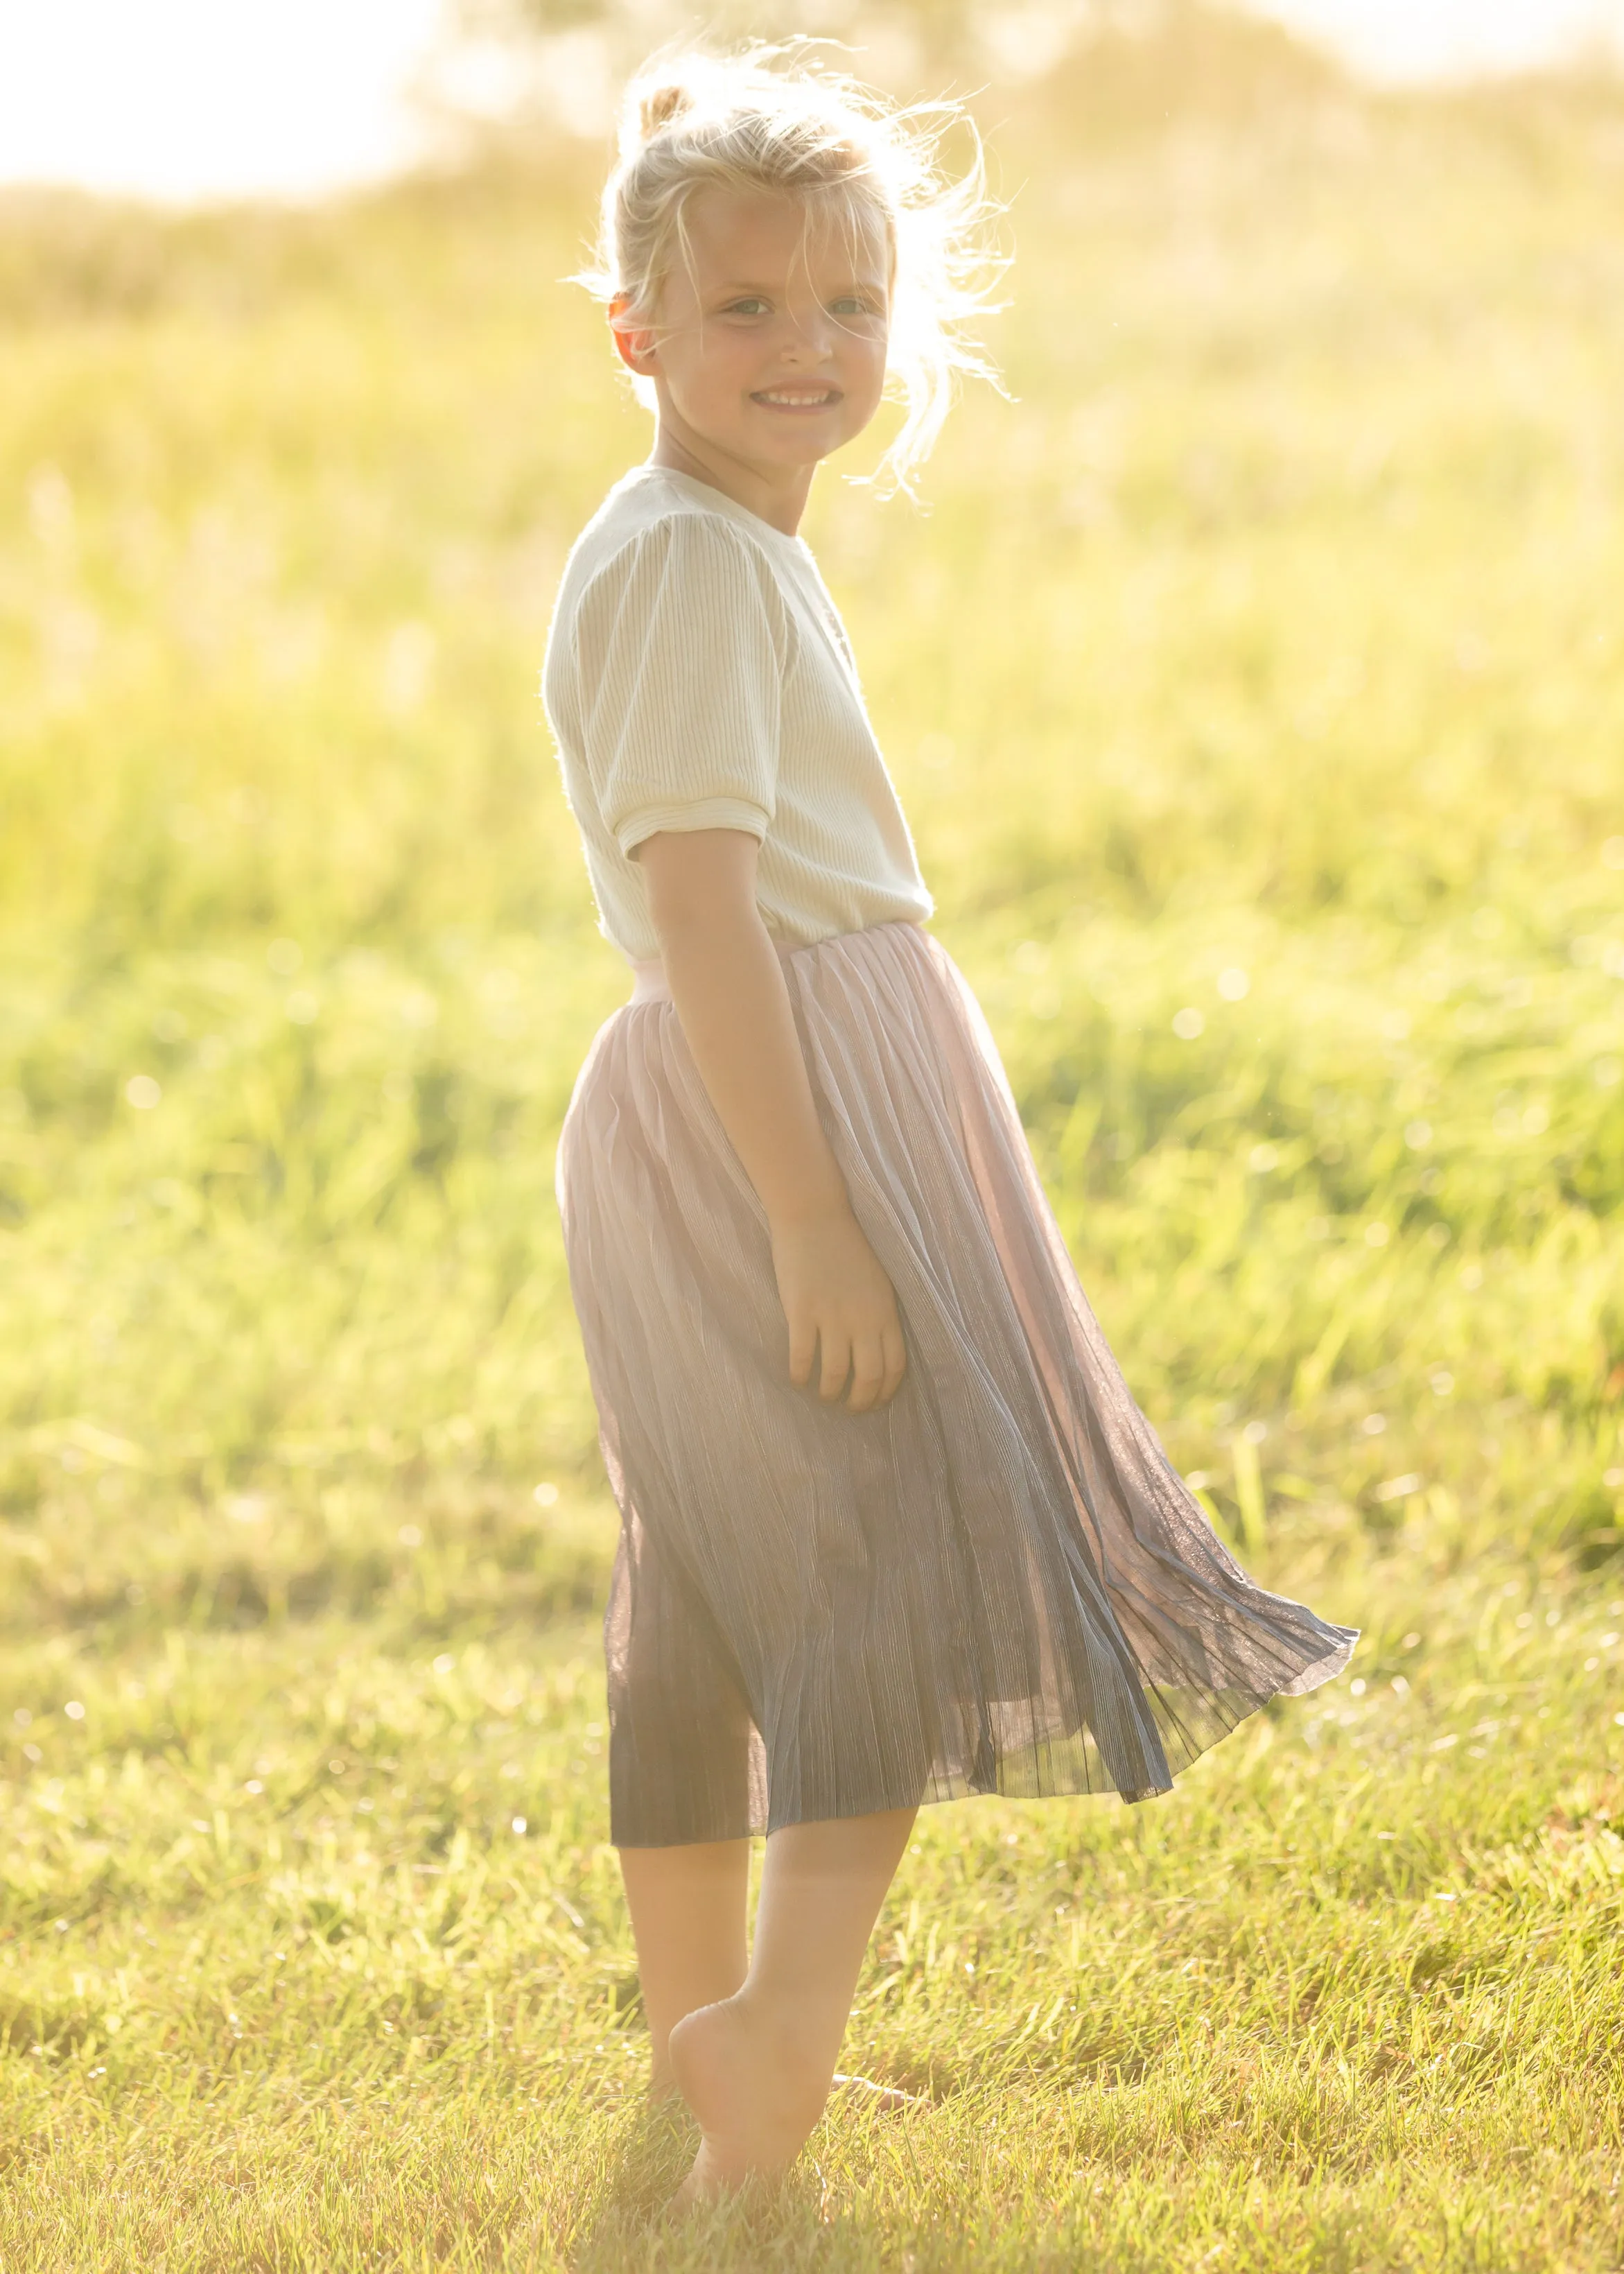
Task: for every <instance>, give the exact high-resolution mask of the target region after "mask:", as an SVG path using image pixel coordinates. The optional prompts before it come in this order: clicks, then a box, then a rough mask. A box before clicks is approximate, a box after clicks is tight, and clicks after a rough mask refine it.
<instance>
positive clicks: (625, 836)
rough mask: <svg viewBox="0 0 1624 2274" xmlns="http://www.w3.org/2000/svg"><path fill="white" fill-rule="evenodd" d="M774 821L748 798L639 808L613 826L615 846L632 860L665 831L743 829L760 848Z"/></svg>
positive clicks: (690, 799)
mask: <svg viewBox="0 0 1624 2274" xmlns="http://www.w3.org/2000/svg"><path fill="white" fill-rule="evenodd" d="M771 818H772V817H771V814H770V813H768V812H767V810H766V809H765V808H764V807H763V806H759V805H757V804H756V803H755V802H754V801H753V800H752V799H750V798H748V797H687V798H679V799H675V800H673V801H672V802H670V803H668V804H663V805H640V806H638V807H636V808H635V810H634V811H632V812H630V813H626V814H622V815H621V816H620V819H619V820H618V821H617V822H616V823H615V825H614V834H615V842H616V843H617V844H618V845H619V846H620V850H621V852H622V853H624V854H625V855H627V857H628V859H629V858H630V856H631V855H632V854H633V853H635V851H636V849H637V847H638V846H640V845H641V844H642V843H643V841H644V840H645V839H646V838H650V837H655V836H658V833H659V832H660V831H661V830H662V829H669V830H672V831H673V832H688V831H692V830H695V829H741V830H743V831H744V832H745V834H746V835H747V836H749V837H754V838H755V839H756V842H757V843H758V844H759V843H760V842H761V840H763V838H764V837H765V836H766V834H767V825H768V823H769V822H770V821H771Z"/></svg>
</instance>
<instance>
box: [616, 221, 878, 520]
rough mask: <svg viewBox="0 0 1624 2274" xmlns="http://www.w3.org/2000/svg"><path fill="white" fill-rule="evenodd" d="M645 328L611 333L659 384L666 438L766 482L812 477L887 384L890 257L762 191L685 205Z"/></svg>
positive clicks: (859, 236) (861, 224)
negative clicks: (683, 225) (677, 242)
mask: <svg viewBox="0 0 1624 2274" xmlns="http://www.w3.org/2000/svg"><path fill="white" fill-rule="evenodd" d="M685 219H686V222H687V234H688V259H687V260H683V258H682V257H681V252H680V248H679V251H678V256H677V258H676V259H675V260H674V261H673V266H672V270H671V273H670V275H668V276H667V277H666V278H665V282H664V283H663V284H662V286H661V288H660V295H659V301H658V306H657V308H656V312H655V322H654V325H653V327H652V328H650V329H630V328H627V325H626V322H625V319H624V318H623V317H622V318H620V319H619V320H617V323H616V340H617V343H618V344H619V346H620V353H621V355H622V356H623V357H624V358H625V359H626V361H627V362H628V364H629V365H630V366H631V368H632V369H633V370H634V371H636V372H640V373H643V375H644V376H645V377H647V378H650V379H651V380H653V381H654V384H655V388H656V390H657V392H658V397H659V408H660V423H661V427H662V430H663V431H664V432H665V433H669V434H671V435H672V436H673V438H674V439H676V440H679V441H685V442H687V443H688V445H689V446H690V447H693V446H694V445H695V444H696V445H698V446H700V448H702V449H703V451H704V452H705V454H706V455H707V456H708V455H709V454H710V453H713V452H720V453H722V454H724V455H725V456H726V457H727V458H728V459H730V460H733V461H734V462H735V463H739V464H741V466H743V467H745V468H748V469H749V470H750V471H752V472H754V473H756V474H757V475H758V476H760V477H761V478H763V479H764V480H765V481H766V482H767V483H769V484H771V483H772V482H773V481H774V478H775V477H776V478H777V479H778V481H779V482H782V481H783V480H784V479H785V478H786V477H793V475H794V474H795V473H797V472H804V474H805V475H806V476H807V477H808V478H809V476H810V471H811V469H812V467H813V466H814V465H816V463H817V461H818V460H819V459H820V458H826V457H827V456H829V454H830V452H831V450H838V448H839V447H840V445H841V444H842V443H843V442H849V441H850V440H851V439H852V437H853V435H854V434H858V433H861V431H862V429H863V428H864V427H865V426H866V425H868V421H869V420H870V419H871V418H873V416H874V414H875V411H876V409H877V408H878V406H879V401H880V391H881V388H883V385H884V380H885V347H886V330H887V316H888V309H889V302H890V297H891V296H890V280H889V276H888V274H887V271H888V267H889V260H888V255H887V250H886V245H885V242H884V238H883V233H882V231H881V230H880V228H879V226H878V224H877V223H876V222H874V221H872V220H869V219H868V218H867V217H865V216H862V215H861V209H858V210H857V211H855V212H852V213H848V212H847V211H844V210H842V209H840V208H838V207H835V208H834V209H832V210H831V208H830V207H827V206H824V205H823V204H822V203H818V204H803V203H802V202H801V201H800V200H796V199H793V198H789V197H775V196H772V195H771V194H770V193H768V192H759V191H758V192H741V191H729V190H718V189H706V190H701V191H699V192H696V193H695V195H694V196H693V197H691V198H690V199H689V200H688V207H687V211H686V215H685Z"/></svg>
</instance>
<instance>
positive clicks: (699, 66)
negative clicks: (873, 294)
mask: <svg viewBox="0 0 1624 2274" xmlns="http://www.w3.org/2000/svg"><path fill="white" fill-rule="evenodd" d="M953 127H962V128H963V129H964V130H966V132H967V133H968V135H969V138H970V147H971V157H970V163H969V165H968V167H967V168H966V170H965V171H964V172H963V173H962V174H961V175H960V176H959V177H958V178H957V179H953V178H951V177H949V176H948V174H947V173H946V172H945V171H944V169H943V167H942V164H941V161H940V148H941V143H942V139H943V137H944V134H945V133H946V132H948V131H949V130H950V129H951V128H953ZM712 187H714V188H720V189H728V190H735V191H737V190H745V191H748V190H766V191H770V192H777V193H778V194H780V195H788V196H793V197H800V198H804V199H805V200H808V202H811V203H838V204H840V205H843V206H844V207H846V211H847V212H848V213H850V214H853V215H855V216H857V217H859V218H867V219H868V220H871V221H875V222H878V223H879V225H880V228H881V230H882V231H883V237H884V241H885V245H886V248H887V252H888V253H889V256H890V262H891V308H890V326H889V335H888V348H887V364H888V372H889V377H890V380H891V382H892V383H893V386H894V391H895V393H896V394H897V395H898V396H899V397H900V399H901V400H902V402H903V403H905V404H906V418H905V419H904V421H903V425H902V431H901V433H899V434H898V437H897V439H896V440H895V441H894V442H893V443H892V445H891V448H890V449H889V450H888V451H887V453H886V455H885V461H884V464H883V470H882V471H883V476H885V477H888V478H889V484H890V486H893V487H895V486H900V487H902V488H905V489H906V488H907V487H908V486H909V478H910V476H911V475H912V473H913V471H914V468H915V467H916V466H917V465H918V464H919V463H921V460H922V459H923V458H924V457H925V456H927V454H928V453H929V449H930V447H931V445H932V443H933V442H934V441H935V440H936V435H937V433H939V431H940V429H941V425H942V422H943V420H944V418H945V417H946V415H947V410H948V406H949V404H950V403H951V400H952V395H953V389H954V386H955V383H956V381H957V380H958V378H959V375H960V374H961V373H966V372H967V373H972V374H974V375H976V376H978V377H981V378H985V379H994V380H995V383H996V375H995V373H994V372H993V368H992V365H990V363H989V361H988V359H987V358H986V356H985V354H984V352H983V351H982V350H981V347H980V346H979V345H978V344H977V343H976V342H975V341H974V339H973V338H972V337H970V336H969V335H968V331H967V327H968V325H969V323H970V320H972V319H973V318H974V317H976V316H978V315H980V314H981V313H982V312H985V310H986V308H987V306H988V305H989V304H988V290H989V282H990V280H991V278H992V277H993V276H994V275H996V273H997V272H998V271H999V269H1000V268H1001V267H1002V263H1001V261H1000V260H998V259H997V258H996V255H995V254H993V253H992V252H991V251H990V249H989V245H988V241H987V240H988V224H989V221H990V219H991V217H992V215H993V214H994V213H995V211H996V208H995V207H994V206H993V203H992V201H991V200H990V199H989V197H988V194H987V188H986V175H985V169H984V166H983V162H982V157H981V143H980V140H979V139H978V138H977V136H976V134H975V130H974V126H973V125H971V124H970V122H969V120H968V118H967V117H966V115H965V113H964V111H963V110H962V109H960V107H959V106H958V105H957V104H953V103H946V102H941V103H921V104H916V105H914V106H911V107H910V108H908V109H898V108H897V107H896V106H894V105H892V104H891V103H888V102H886V101H885V100H884V98H883V96H881V95H879V94H876V93H875V92H874V91H873V90H872V89H871V88H868V87H860V86H859V85H858V84H857V83H856V82H855V81H854V80H852V79H844V78H840V77H838V76H836V75H835V74H834V73H832V72H824V71H822V70H820V69H818V68H817V67H816V66H815V65H814V64H811V63H810V62H808V60H807V59H806V49H805V46H804V43H802V44H801V45H798V46H795V47H792V48H776V49H775V48H768V47H763V46H760V45H756V46H752V47H749V48H747V49H743V50H742V51H741V52H739V53H737V54H734V55H728V56H713V55H707V54H704V53H702V52H697V51H693V52H687V53H682V54H679V55H674V56H673V55H665V56H658V57H657V58H656V59H655V60H654V62H653V63H652V64H650V65H649V66H648V67H647V68H645V70H644V71H643V72H640V73H639V75H638V76H637V77H636V78H635V79H634V80H633V81H632V83H631V85H630V86H629V87H628V89H627V91H626V99H625V105H624V109H623V110H622V113H621V124H620V148H619V154H618V156H617V158H616V161H615V164H614V167H613V170H612V172H611V174H610V177H609V180H608V182H607V184H605V190H604V198H603V213H602V227H601V231H600V236H599V245H598V266H597V267H596V268H595V269H594V270H592V271H591V272H590V274H588V275H584V276H583V277H582V278H580V279H579V281H580V282H582V283H583V284H585V285H587V286H588V287H589V289H590V290H592V291H594V292H595V293H597V294H598V297H600V298H601V299H604V300H606V301H608V300H613V301H618V302H619V303H620V304H621V305H623V306H624V308H625V309H626V311H627V312H628V314H629V315H631V316H633V317H634V318H640V319H643V320H646V321H649V322H650V323H651V322H652V321H653V320H654V317H655V313H656V308H657V305H658V298H659V292H660V287H661V285H662V284H663V282H665V278H666V276H667V275H669V274H670V272H671V268H672V265H673V260H675V259H677V258H679V257H681V256H683V255H684V254H685V249H686V237H685V234H684V230H683V222H682V216H683V210H684V208H685V207H686V206H687V203H688V200H689V198H691V197H692V196H693V195H694V193H695V191H696V190H701V189H704V188H712ZM634 384H635V386H636V387H637V388H638V391H639V393H640V395H642V396H643V399H644V400H645V401H650V402H651V400H652V391H651V389H650V385H649V382H648V381H647V380H636V381H635V382H634Z"/></svg>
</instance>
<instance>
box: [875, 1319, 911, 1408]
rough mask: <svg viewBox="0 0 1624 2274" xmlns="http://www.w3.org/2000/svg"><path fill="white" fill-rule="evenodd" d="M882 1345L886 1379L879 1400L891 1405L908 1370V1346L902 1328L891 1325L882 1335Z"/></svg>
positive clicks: (882, 1384)
mask: <svg viewBox="0 0 1624 2274" xmlns="http://www.w3.org/2000/svg"><path fill="white" fill-rule="evenodd" d="M880 1347H881V1349H882V1350H883V1352H884V1354H885V1379H884V1381H883V1382H882V1383H881V1384H880V1398H879V1402H880V1404H882V1405H889V1404H890V1403H891V1399H892V1398H893V1397H895V1396H896V1395H897V1392H898V1390H899V1389H901V1387H902V1377H903V1375H904V1374H906V1372H907V1370H908V1346H907V1344H906V1343H905V1342H904V1341H903V1339H902V1329H901V1328H900V1327H898V1326H889V1327H887V1328H886V1329H885V1330H884V1332H883V1334H882V1335H881V1337H880Z"/></svg>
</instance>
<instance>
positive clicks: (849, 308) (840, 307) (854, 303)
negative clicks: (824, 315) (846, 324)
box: [829, 292, 879, 316]
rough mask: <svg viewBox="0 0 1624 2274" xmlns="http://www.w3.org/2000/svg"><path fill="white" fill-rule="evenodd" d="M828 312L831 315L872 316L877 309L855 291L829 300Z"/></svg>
mask: <svg viewBox="0 0 1624 2274" xmlns="http://www.w3.org/2000/svg"><path fill="white" fill-rule="evenodd" d="M829 312H830V314H831V316H874V315H877V314H878V313H879V311H878V309H876V307H875V306H874V305H872V303H871V302H869V301H868V300H865V299H863V298H861V297H860V295H858V294H857V293H855V292H848V293H846V294H845V295H844V296H843V297H841V298H840V299H838V300H831V302H830V304H829Z"/></svg>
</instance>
